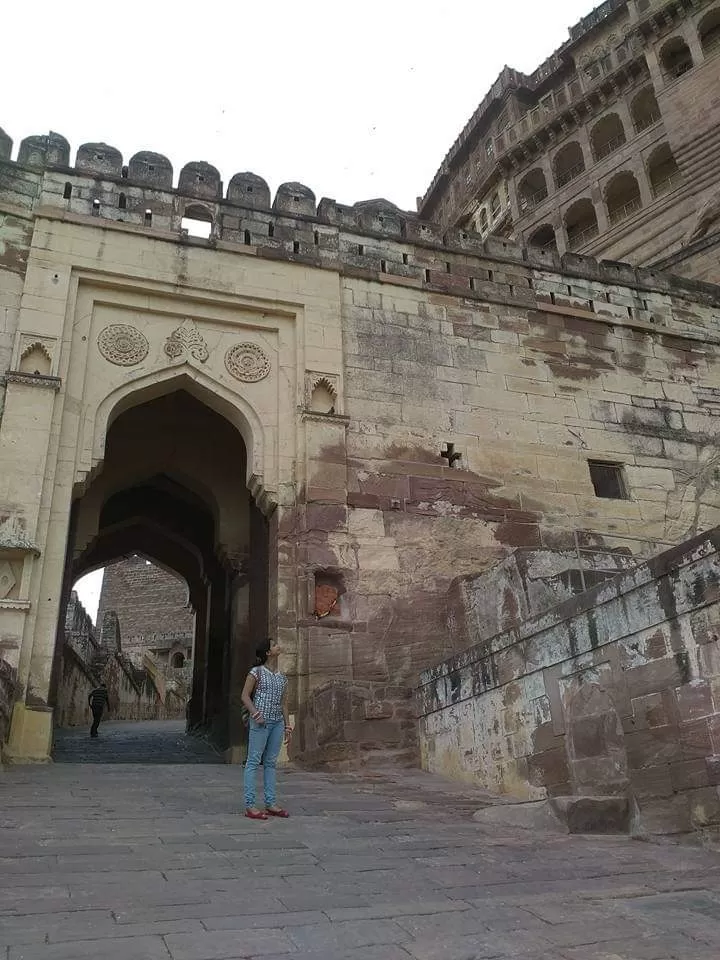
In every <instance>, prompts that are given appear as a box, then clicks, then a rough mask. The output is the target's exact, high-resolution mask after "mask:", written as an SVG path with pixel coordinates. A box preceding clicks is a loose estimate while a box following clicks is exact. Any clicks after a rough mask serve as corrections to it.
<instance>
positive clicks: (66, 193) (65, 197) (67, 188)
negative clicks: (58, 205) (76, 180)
mask: <svg viewBox="0 0 720 960" xmlns="http://www.w3.org/2000/svg"><path fill="white" fill-rule="evenodd" d="M71 196H72V184H71V183H66V184H65V189H64V190H63V200H69V199H70V197H71Z"/></svg>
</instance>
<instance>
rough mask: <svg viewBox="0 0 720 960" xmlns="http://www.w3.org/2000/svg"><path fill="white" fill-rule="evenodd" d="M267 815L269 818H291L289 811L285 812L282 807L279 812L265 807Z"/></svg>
mask: <svg viewBox="0 0 720 960" xmlns="http://www.w3.org/2000/svg"><path fill="white" fill-rule="evenodd" d="M265 813H266V814H267V815H268V817H283V818H284V819H287V817H289V816H290V814H289V813H288V812H287V810H283V808H282V807H278V809H277V810H272V809H271V808H270V807H265Z"/></svg>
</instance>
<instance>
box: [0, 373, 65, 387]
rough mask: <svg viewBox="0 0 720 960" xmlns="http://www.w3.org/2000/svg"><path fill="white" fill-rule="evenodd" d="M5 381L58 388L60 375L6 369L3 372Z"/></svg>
mask: <svg viewBox="0 0 720 960" xmlns="http://www.w3.org/2000/svg"><path fill="white" fill-rule="evenodd" d="M5 382H6V383H25V384H27V385H28V386H30V387H45V388H46V389H48V390H59V389H60V387H61V386H62V379H61V378H60V377H51V376H46V375H45V374H42V373H23V372H22V371H21V370H8V372H7V373H6V374H5Z"/></svg>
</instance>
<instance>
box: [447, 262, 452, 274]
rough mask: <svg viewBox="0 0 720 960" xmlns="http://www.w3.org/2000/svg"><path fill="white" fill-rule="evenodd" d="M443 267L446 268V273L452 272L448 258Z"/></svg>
mask: <svg viewBox="0 0 720 960" xmlns="http://www.w3.org/2000/svg"><path fill="white" fill-rule="evenodd" d="M445 269H446V270H447V272H448V273H452V264H451V263H450V261H449V260H448V262H447V263H446V264H445Z"/></svg>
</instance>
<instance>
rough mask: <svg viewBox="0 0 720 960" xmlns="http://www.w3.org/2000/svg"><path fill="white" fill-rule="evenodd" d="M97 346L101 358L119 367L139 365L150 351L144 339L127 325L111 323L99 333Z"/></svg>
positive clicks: (133, 328)
mask: <svg viewBox="0 0 720 960" xmlns="http://www.w3.org/2000/svg"><path fill="white" fill-rule="evenodd" d="M97 344H98V350H99V351H100V353H101V354H102V356H103V357H105V359H106V360H108V361H109V362H110V363H114V364H117V366H119V367H132V366H134V365H135V364H136V363H141V362H142V361H143V360H144V359H145V357H146V356H147V355H148V350H149V349H150V345H149V344H148V342H147V339H146V337H145V336H144V335H143V334H142V333H140V331H139V330H138V329H137V327H133V326H131V324H129V323H111V324H110V325H109V326H107V327H105V328H104V329H103V330H101V331H100V333H99V334H98V340H97Z"/></svg>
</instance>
